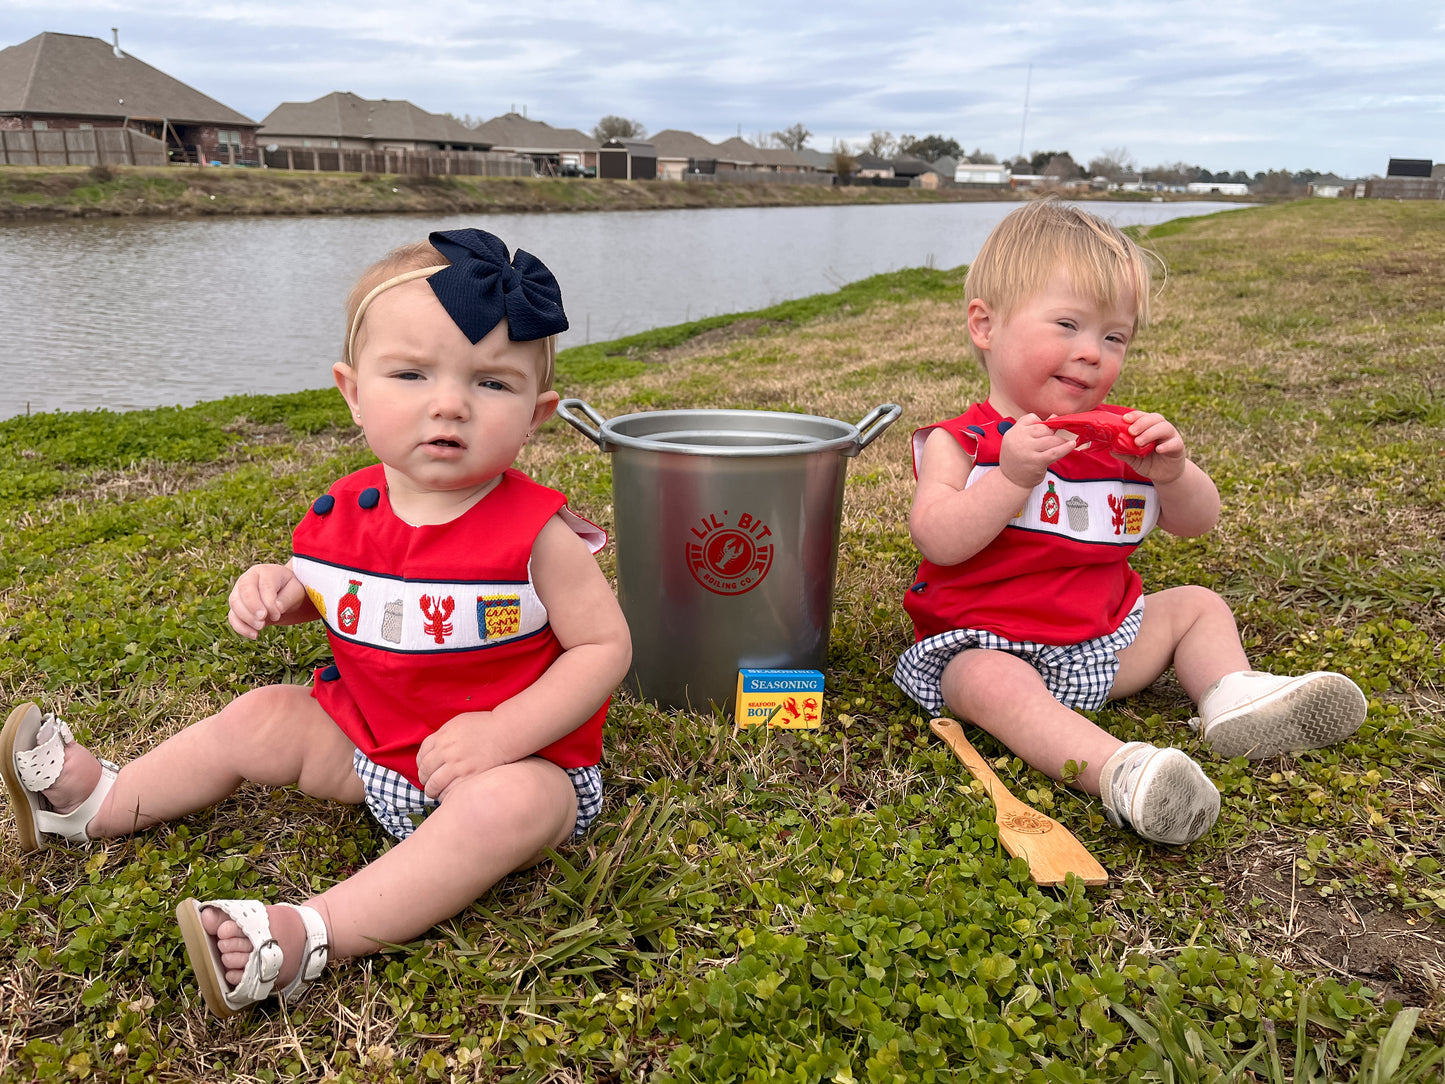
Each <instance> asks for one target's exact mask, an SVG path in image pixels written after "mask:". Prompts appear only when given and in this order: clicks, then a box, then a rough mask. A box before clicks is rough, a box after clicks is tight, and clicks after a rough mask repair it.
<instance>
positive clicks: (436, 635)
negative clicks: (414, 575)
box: [421, 595, 457, 644]
mask: <svg viewBox="0 0 1445 1084" xmlns="http://www.w3.org/2000/svg"><path fill="white" fill-rule="evenodd" d="M456 605H457V604H456V601H455V600H454V599H453V598H452V596H451V595H448V596H447V597H446V598H435V599H434V598H432V597H431V596H430V595H422V597H421V612H422V616H423V617H425V618H426V624H425V625H423V626H422V630H423V631H424V632H425V633H426V634H427V635H428V636H430V637H431V638H432V639H434V640H435V641H436V642H437V643H439V644H442V643H446V638H447V637H448V636H450V635H451V634H452V625H451V622H450V621H448V620H447V618H449V617H451V615H452V610H454V609H456Z"/></svg>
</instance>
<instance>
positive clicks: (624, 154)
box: [597, 139, 657, 181]
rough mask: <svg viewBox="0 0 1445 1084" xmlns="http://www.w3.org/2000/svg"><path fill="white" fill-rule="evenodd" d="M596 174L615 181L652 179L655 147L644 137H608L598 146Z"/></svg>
mask: <svg viewBox="0 0 1445 1084" xmlns="http://www.w3.org/2000/svg"><path fill="white" fill-rule="evenodd" d="M597 176H599V177H605V178H610V179H612V180H615V181H654V180H656V179H657V148H655V147H654V146H653V145H652V144H651V143H649V142H647V141H646V140H644V139H609V140H608V141H607V142H606V143H604V144H602V146H601V147H600V148H598V152H597Z"/></svg>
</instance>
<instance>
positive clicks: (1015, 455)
mask: <svg viewBox="0 0 1445 1084" xmlns="http://www.w3.org/2000/svg"><path fill="white" fill-rule="evenodd" d="M1075 443H1076V441H1075V439H1074V438H1073V437H1071V436H1069V437H1066V436H1064V435H1063V434H1062V433H1056V432H1054V431H1053V430H1052V429H1050V428H1049V427H1048V426H1047V425H1045V424H1044V423H1043V422H1042V421H1040V420H1039V416H1038V415H1037V414H1025V415H1024V416H1023V417H1022V418H1020V419H1019V420H1018V421H1016V422H1015V423H1014V424H1013V427H1012V428H1010V429H1009V431H1008V432H1007V433H1005V434H1004V435H1003V442H1002V444H1000V446H999V454H998V466H999V470H1001V471H1003V476H1004V477H1005V478H1007V479H1008V480H1009V481H1010V482H1012V483H1013V484H1014V485H1016V486H1018V487H1020V488H1021V489H1033V488H1034V486H1036V485H1038V484H1039V483H1040V482H1042V481H1043V480H1044V475H1045V474H1046V473H1047V472H1048V469H1049V467H1050V465H1051V464H1053V463H1056V462H1057V461H1058V460H1060V459H1063V458H1064V456H1066V455H1068V454H1069V453H1070V452H1072V451H1073V450H1074V445H1075Z"/></svg>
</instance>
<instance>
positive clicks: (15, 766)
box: [0, 704, 119, 852]
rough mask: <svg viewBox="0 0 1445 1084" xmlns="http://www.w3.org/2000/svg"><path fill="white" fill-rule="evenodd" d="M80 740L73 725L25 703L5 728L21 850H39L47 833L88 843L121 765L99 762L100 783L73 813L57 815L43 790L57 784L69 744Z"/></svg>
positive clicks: (4, 758)
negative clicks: (89, 827)
mask: <svg viewBox="0 0 1445 1084" xmlns="http://www.w3.org/2000/svg"><path fill="white" fill-rule="evenodd" d="M47 723H49V724H50V736H49V737H48V738H46V739H45V740H44V741H40V740H39V734H40V731H41V729H42V728H43V727H44V726H45V725H46V724H47ZM73 741H75V735H73V734H71V732H70V727H68V726H66V725H65V722H64V720H62V719H58V718H56V717H55V716H54V715H49V714H41V711H40V709H39V708H37V707H36V706H35V705H34V704H21V705H20V706H19V707H18V708H16V709H15V710H14V711H12V712H11V713H10V717H9V718H8V719H6V720H5V729H4V730H0V777H4V780H5V789H6V791H8V792H9V795H10V808H11V809H12V810H14V812H15V830H16V833H17V834H18V835H19V837H20V849H21V850H22V851H25V852H29V851H38V850H39V849H40V848H41V847H42V846H43V845H44V844H43V841H42V840H41V838H40V837H41V836H42V835H51V836H60V837H61V838H62V839H65V840H68V841H69V842H71V843H89V842H90V837H89V836H88V835H86V834H85V826H86V825H87V824H89V823H90V821H91V818H92V817H94V816H95V814H96V813H97V812H98V811H99V810H100V807H101V804H102V803H103V802H104V801H105V796H106V795H107V794H109V793H110V788H111V787H113V786H114V785H115V777H116V774H117V772H118V771H119V769H117V768H116V766H115V765H114V764H111V763H109V762H108V761H104V760H102V761H100V781H99V782H98V783H96V784H95V789H94V790H92V791H91V792H90V796H89V797H88V798H86V799H85V801H84V802H82V803H81V804H80V806H79V807H78V808H76V809H73V810H71V811H70V812H69V813H64V814H61V813H56V812H55V811H54V810H52V809H51V808H50V803H49V802H47V801H46V800H45V797H44V795H42V794H41V793H40V792H41V791H43V790H45V789H46V788H47V787H51V786H54V785H55V781H56V780H57V779H59V778H60V771H61V769H62V768H64V767H65V747H66V745H67V744H69V743H71V742H73Z"/></svg>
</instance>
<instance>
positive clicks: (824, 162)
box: [793, 147, 837, 171]
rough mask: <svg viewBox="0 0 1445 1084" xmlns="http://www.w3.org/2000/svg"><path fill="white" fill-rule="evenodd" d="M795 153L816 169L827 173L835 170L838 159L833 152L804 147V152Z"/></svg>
mask: <svg viewBox="0 0 1445 1084" xmlns="http://www.w3.org/2000/svg"><path fill="white" fill-rule="evenodd" d="M793 153H794V154H796V155H797V156H798V157H799V158H801V159H802V160H803V161H804V162H806V163H807V164H808V165H810V166H812V167H813V168H814V169H818V170H825V171H826V170H831V169H832V168H833V164H834V162H835V160H836V157H837V156H836V155H835V154H834V152H832V151H817V150H814V149H813V148H812V147H804V148H803V149H802V150H800V151H794V152H793Z"/></svg>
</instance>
